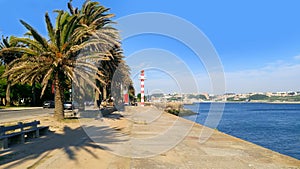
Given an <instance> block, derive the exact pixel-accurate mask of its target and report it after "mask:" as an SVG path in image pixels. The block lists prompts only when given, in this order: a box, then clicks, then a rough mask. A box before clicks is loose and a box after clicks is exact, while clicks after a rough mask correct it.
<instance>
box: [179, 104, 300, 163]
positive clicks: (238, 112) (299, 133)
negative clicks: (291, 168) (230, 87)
mask: <svg viewBox="0 0 300 169" xmlns="http://www.w3.org/2000/svg"><path fill="white" fill-rule="evenodd" d="M211 104H218V103H197V104H193V105H185V106H184V107H185V108H186V109H190V110H192V111H194V112H198V115H197V118H196V122H197V123H200V124H204V123H205V120H206V118H207V115H208V112H209V109H210V106H211ZM195 116H196V115H192V116H185V117H184V118H186V119H190V120H191V119H195ZM217 129H218V130H219V131H221V132H224V133H227V134H229V135H232V136H235V137H238V138H241V139H243V140H247V141H249V142H252V143H255V144H257V145H260V146H263V147H265V148H268V149H271V150H273V151H276V152H279V153H281V154H285V155H288V156H291V157H294V158H297V159H300V104H271V103H225V107H224V111H223V115H222V118H221V120H220V123H219V125H218V126H217Z"/></svg>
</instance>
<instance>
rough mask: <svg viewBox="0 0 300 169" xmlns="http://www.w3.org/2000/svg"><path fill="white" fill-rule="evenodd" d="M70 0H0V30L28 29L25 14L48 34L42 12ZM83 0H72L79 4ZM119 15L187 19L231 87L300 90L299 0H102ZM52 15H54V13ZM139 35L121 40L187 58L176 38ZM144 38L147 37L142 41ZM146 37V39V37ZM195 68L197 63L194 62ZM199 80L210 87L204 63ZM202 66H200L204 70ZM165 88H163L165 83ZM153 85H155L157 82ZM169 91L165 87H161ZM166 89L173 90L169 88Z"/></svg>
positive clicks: (128, 46)
mask: <svg viewBox="0 0 300 169" xmlns="http://www.w3.org/2000/svg"><path fill="white" fill-rule="evenodd" d="M67 2H68V1H67V0H55V1H53V0H42V1H41V0H26V1H24V0H1V1H0V6H1V15H0V34H4V35H18V36H20V35H22V34H23V33H25V30H24V28H23V27H22V26H21V24H20V22H19V19H23V20H25V21H27V22H28V23H30V24H31V25H32V26H34V27H36V28H37V29H38V30H39V31H40V32H42V33H43V34H45V24H44V13H45V12H46V11H48V12H49V13H52V11H53V10H54V9H66V3H67ZM82 2H83V0H73V3H74V5H75V6H78V5H81V3H82ZM99 2H100V3H101V4H103V5H104V6H106V7H109V8H111V10H110V11H111V13H114V14H116V17H115V19H118V18H120V17H123V16H127V15H129V14H134V13H140V12H162V13H169V14H173V15H176V16H178V17H181V18H184V19H186V20H187V21H189V22H191V23H192V24H194V25H195V26H197V27H198V28H199V29H200V30H201V31H202V32H203V33H204V34H205V35H206V36H207V37H208V38H209V40H210V41H211V42H212V44H213V45H214V47H215V49H216V50H217V52H218V54H219V57H220V59H221V61H222V64H223V67H224V71H225V77H226V90H227V92H242V93H245V92H252V91H253V92H254V91H290V90H292V91H300V85H299V84H300V80H299V79H300V78H299V75H300V22H299V16H300V15H299V6H300V1H298V0H287V1H271V0H266V1H259V0H251V1H250V0H248V1H240V0H226V1H221V0H219V1H217V0H211V1H200V0H188V1H182V0H103V1H99ZM52 17H54V15H52ZM156 38H157V37H154V36H152V37H150V36H148V37H147V36H145V37H136V38H135V39H129V40H126V41H124V42H123V47H124V52H125V54H126V55H131V54H132V53H134V52H135V51H138V50H141V49H145V48H161V49H165V50H168V51H171V52H173V53H175V54H176V55H179V56H180V57H182V58H184V57H185V56H186V55H191V52H190V51H188V50H186V49H183V48H184V47H180V44H178V43H177V42H174V41H172V40H170V39H169V40H168V39H164V38H162V37H160V38H159V39H160V40H155V39H156ZM143 39H144V40H143ZM145 39H147V40H145ZM191 67H192V69H195V68H196V66H195V65H191ZM199 67H201V68H199V72H198V73H199V74H201V72H202V73H203V75H202V76H201V75H199V76H201V77H202V78H199V79H197V80H198V81H199V84H201V85H202V86H199V88H200V91H201V92H206V91H207V92H210V89H209V85H210V84H209V83H207V82H206V81H209V79H208V77H207V75H205V71H202V70H203V66H202V65H199ZM200 70H201V71H200ZM162 88H163V87H162ZM150 90H154V87H153V88H152V89H150ZM161 90H166V89H161ZM166 92H169V91H167V90H166Z"/></svg>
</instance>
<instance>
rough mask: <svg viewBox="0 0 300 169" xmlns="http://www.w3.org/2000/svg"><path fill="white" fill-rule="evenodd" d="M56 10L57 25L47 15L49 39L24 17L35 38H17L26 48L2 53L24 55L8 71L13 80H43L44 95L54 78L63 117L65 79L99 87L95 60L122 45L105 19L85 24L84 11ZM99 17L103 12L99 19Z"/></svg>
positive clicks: (57, 109)
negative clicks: (91, 24)
mask: <svg viewBox="0 0 300 169" xmlns="http://www.w3.org/2000/svg"><path fill="white" fill-rule="evenodd" d="M90 3H92V2H90V1H88V2H86V3H85V4H84V5H83V7H82V8H83V9H86V8H88V6H89V5H90ZM93 4H94V3H93ZM95 7H97V8H100V7H99V6H95ZM81 11H84V10H81ZM56 12H57V13H58V16H57V18H56V26H55V27H53V25H52V23H51V21H50V18H49V16H48V14H47V13H46V15H45V21H46V25H47V31H48V39H46V38H44V37H42V36H41V35H40V34H39V33H38V32H37V31H36V30H35V29H34V28H33V27H31V26H30V25H29V24H27V23H26V22H24V21H22V20H21V23H22V24H23V25H24V26H25V28H26V29H27V30H28V31H29V34H30V35H31V36H32V38H26V37H22V38H13V39H12V41H13V42H15V43H19V44H24V46H25V47H12V48H9V49H5V50H2V51H1V52H6V51H10V52H17V53H22V57H21V58H19V59H16V60H14V61H12V62H11V63H10V64H9V65H8V68H7V70H6V72H5V75H6V76H8V77H9V79H10V80H12V81H13V83H17V82H22V83H26V82H29V83H30V84H32V83H33V82H34V81H35V80H39V81H40V82H41V84H42V86H43V88H42V95H43V93H44V91H45V89H46V87H47V84H48V83H49V81H50V80H53V81H54V86H55V110H54V111H55V112H54V116H55V117H56V118H57V119H58V120H61V119H63V118H64V113H63V94H62V93H63V90H64V89H63V87H62V84H63V82H65V81H67V80H69V81H71V80H72V82H73V84H75V85H77V86H78V87H79V88H82V86H80V81H82V79H83V80H84V81H85V82H86V83H88V84H89V85H91V86H93V87H95V88H96V89H97V86H96V85H95V81H93V80H91V79H95V78H96V79H97V80H99V81H102V79H101V77H102V73H101V72H100V71H98V69H97V66H96V64H95V63H97V62H98V61H99V60H103V59H105V57H106V52H107V51H109V48H111V47H113V46H115V45H118V44H119V37H118V32H117V31H116V30H115V29H113V28H112V27H110V26H109V25H107V23H102V22H101V23H102V26H101V27H98V26H87V25H86V24H84V22H82V21H83V18H85V17H86V16H85V15H86V14H85V13H83V12H79V13H78V14H75V13H74V14H72V13H71V14H70V13H68V12H66V11H62V10H59V11H56ZM99 17H101V15H99V16H98V17H95V19H97V18H99ZM100 20H101V19H99V21H100ZM97 22H98V21H97Z"/></svg>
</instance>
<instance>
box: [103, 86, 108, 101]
mask: <svg viewBox="0 0 300 169" xmlns="http://www.w3.org/2000/svg"><path fill="white" fill-rule="evenodd" d="M106 99H107V90H106V85H103V100H106Z"/></svg>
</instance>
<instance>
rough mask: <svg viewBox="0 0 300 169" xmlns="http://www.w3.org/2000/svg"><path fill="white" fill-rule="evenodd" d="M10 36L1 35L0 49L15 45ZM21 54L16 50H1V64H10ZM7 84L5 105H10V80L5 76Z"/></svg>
mask: <svg viewBox="0 0 300 169" xmlns="http://www.w3.org/2000/svg"><path fill="white" fill-rule="evenodd" d="M10 39H11V37H10V38H9V37H5V38H4V37H2V41H1V42H0V50H2V49H3V50H4V49H9V48H12V47H16V46H17V44H16V43H12V41H11V40H10ZM20 57H21V54H20V53H17V52H9V51H6V52H1V53H0V58H1V62H2V63H1V64H4V65H8V64H10V63H11V62H12V61H13V60H15V59H17V58H20ZM6 83H7V86H6V94H5V102H6V103H5V105H6V106H10V105H11V99H10V92H11V81H10V80H9V79H8V78H7V81H6Z"/></svg>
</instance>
